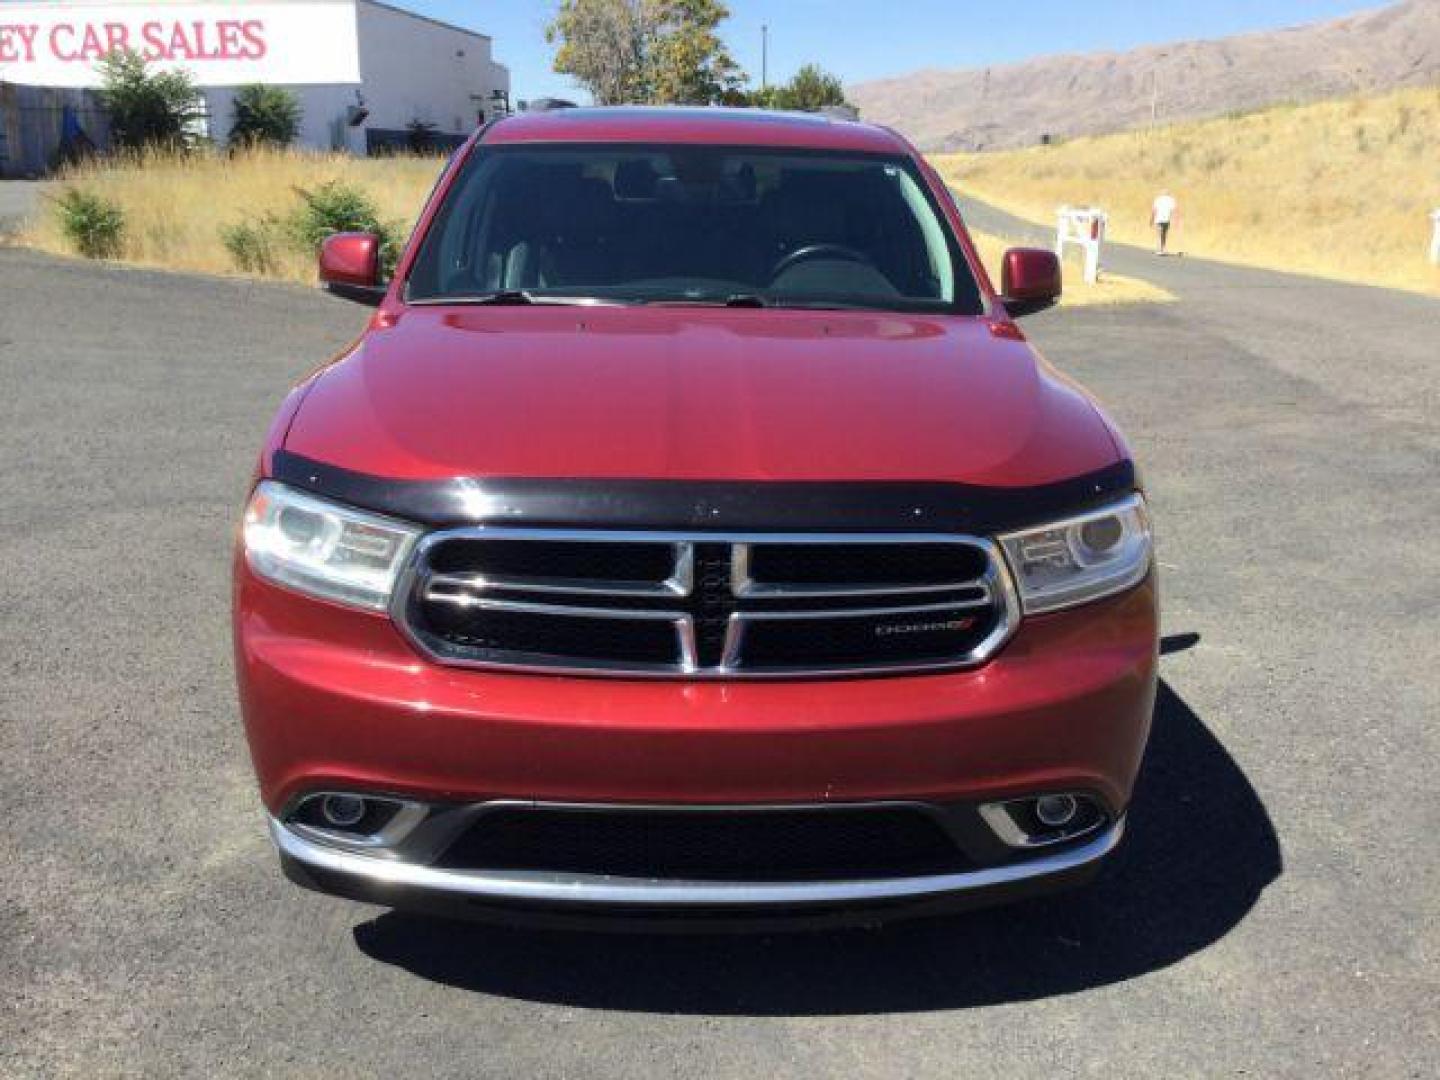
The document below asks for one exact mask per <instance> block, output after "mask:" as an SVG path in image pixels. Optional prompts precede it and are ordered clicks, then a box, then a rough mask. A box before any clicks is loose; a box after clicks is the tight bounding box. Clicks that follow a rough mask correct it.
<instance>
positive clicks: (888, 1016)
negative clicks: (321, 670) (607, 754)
mask: <svg viewBox="0 0 1440 1080" xmlns="http://www.w3.org/2000/svg"><path fill="white" fill-rule="evenodd" d="M1129 257H1130V256H1126V255H1125V253H1122V252H1116V256H1115V259H1116V266H1117V269H1119V268H1120V265H1119V263H1120V259H1121V258H1129ZM1125 268H1126V269H1129V267H1128V266H1126V267H1125ZM1149 268H1150V267H1149V266H1148V264H1147V269H1149ZM1154 269H1155V270H1156V271H1158V272H1159V273H1161V274H1163V278H1164V281H1165V284H1167V285H1168V286H1169V287H1170V288H1171V289H1172V290H1174V291H1175V292H1176V293H1177V294H1178V295H1179V296H1180V297H1181V301H1180V302H1179V303H1176V304H1171V305H1167V306H1157V307H1132V308H1117V309H1111V310H1104V309H1087V310H1083V311H1074V312H1068V311H1065V310H1060V311H1056V312H1051V313H1046V314H1043V315H1040V316H1036V317H1035V318H1034V319H1033V320H1031V321H1030V322H1029V323H1028V325H1029V326H1030V327H1031V333H1032V335H1033V337H1034V338H1035V340H1036V341H1037V342H1039V343H1040V344H1041V345H1042V346H1043V347H1044V348H1045V350H1046V351H1047V353H1048V354H1049V356H1050V357H1051V359H1052V360H1053V361H1054V362H1055V363H1056V364H1058V365H1059V366H1061V367H1062V368H1064V369H1065V370H1067V371H1070V372H1072V373H1074V374H1075V375H1076V376H1078V377H1080V378H1081V379H1082V380H1084V381H1085V382H1087V383H1088V384H1090V385H1091V386H1093V387H1094V388H1095V389H1097V390H1098V391H1099V392H1100V393H1101V394H1102V395H1103V396H1104V397H1105V398H1106V399H1107V401H1108V402H1109V403H1110V404H1111V405H1112V406H1113V409H1114V411H1115V413H1116V414H1117V415H1118V417H1119V418H1120V419H1121V421H1122V422H1123V423H1124V425H1125V426H1126V427H1127V429H1128V431H1129V433H1130V435H1131V437H1132V439H1133V441H1134V443H1135V445H1136V447H1137V449H1138V452H1139V454H1140V456H1141V458H1142V460H1143V462H1144V464H1145V468H1146V473H1147V476H1148V478H1149V483H1150V486H1151V489H1152V493H1153V502H1154V507H1155V511H1156V514H1157V518H1158V527H1159V534H1160V558H1161V561H1162V563H1163V565H1164V570H1165V609H1166V610H1165V619H1166V631H1167V634H1168V635H1170V646H1171V652H1170V655H1168V656H1167V657H1166V659H1165V661H1164V675H1165V680H1166V688H1165V691H1164V693H1163V695H1162V700H1161V703H1160V707H1159V715H1158V717H1157V726H1156V734H1155V739H1154V742H1153V745H1152V753H1151V758H1150V761H1149V764H1148V766H1147V773H1146V777H1145V780H1144V783H1143V785H1142V788H1141V791H1140V793H1139V796H1138V798H1137V805H1136V808H1135V814H1134V828H1133V832H1132V834H1131V836H1130V838H1129V840H1128V841H1127V844H1126V846H1125V848H1124V849H1122V853H1121V856H1120V858H1119V859H1118V861H1117V862H1116V863H1115V864H1114V865H1113V866H1112V867H1111V868H1110V870H1109V872H1108V873H1107V874H1106V876H1105V877H1104V878H1103V879H1102V880H1101V881H1100V882H1099V883H1097V885H1095V886H1094V887H1093V888H1091V889H1090V890H1088V891H1086V892H1084V893H1081V894H1078V895H1075V896H1073V897H1070V898H1064V899H1056V900H1050V901H1042V902H1037V903H1033V904H1030V905H1027V906H1022V907H1016V908H1012V909H1004V910H998V911H992V912H986V913H981V914H977V915H974V916H971V917H968V918H964V919H959V920H953V921H949V922H943V923H936V924H929V925H915V926H909V927H897V928H892V929H889V930H885V931H880V932H854V933H847V934H834V935H825V936H809V937H795V938H785V937H779V938H771V939H763V940H757V939H733V940H732V939H703V938H701V939H687V938H660V939H651V938H629V937H626V938H611V937H603V936H594V935H580V934H558V933H553V934H550V933H535V932H518V931H516V932H507V931H503V930H496V929H489V928H480V927H455V926H450V925H445V924H434V923H427V922H424V921H421V920H414V919H409V918H403V917H399V916H394V915H390V914H387V913H384V912H382V911H380V910H377V909H372V908H366V907H361V906H358V905H350V904H346V903H342V902H339V901H330V900H327V899H324V898H321V897H317V896H312V895H310V894H307V893H303V892H300V891H298V890H296V889H294V888H292V887H290V886H288V885H286V884H284V883H283V882H282V881H281V879H280V878H279V875H278V874H277V872H276V870H275V866H274V863H273V860H272V857H271V855H270V852H269V851H268V848H267V845H266V841H265V839H264V837H263V834H262V819H261V815H260V811H259V807H258V805H257V802H256V799H255V795H254V791H253V788H252V784H251V779H250V775H249V767H248V762H247V760H246V756H245V749H244V743H243V740H242V737H241V733H240V729H239V724H238V720H237V716H236V710H235V706H234V703H233V699H232V689H231V683H230V669H229V658H228V655H227V650H228V640H227V627H226V606H227V597H226V583H227V566H226V549H227V546H228V543H229V538H230V534H231V530H232V528H233V526H234V522H235V518H236V513H237V508H238V506H239V504H240V501H241V499H242V496H243V494H244V490H245V486H246V482H247V478H248V474H249V470H250V467H251V463H252V455H253V453H254V452H255V449H256V446H257V444H258V441H259V439H260V435H261V432H262V430H263V428H264V426H265V423H266V421H267V419H268V417H269V413H270V411H271V409H272V407H273V406H274V405H275V403H276V402H277V401H278V399H279V397H280V396H281V394H282V392H283V390H284V388H285V386H286V385H287V383H288V382H289V381H290V380H292V379H293V378H295V377H296V376H298V375H299V374H300V373H301V372H303V371H304V370H305V369H306V367H307V366H308V365H309V364H311V363H312V362H314V361H315V360H317V359H318V358H320V357H323V356H324V355H326V354H327V353H328V352H329V351H330V350H333V349H334V348H336V347H337V346H339V345H340V344H341V343H342V342H343V341H344V340H345V339H346V337H347V336H348V335H350V334H351V333H353V332H354V331H355V330H356V329H357V328H358V326H359V325H360V323H361V321H362V319H363V313H362V312H361V311H360V309H357V308H352V307H347V306H345V305H343V304H341V303H339V302H335V301H330V300H327V299H325V298H323V297H321V296H318V295H315V294H312V293H309V292H306V291H303V290H295V289H289V288H283V287H262V286H256V285H245V284H239V283H234V282H227V281H210V280H203V279H195V278H185V277H172V276H165V275H160V274H151V273H143V272H134V271H124V270H119V269H114V268H107V267H94V266H86V265H81V264H77V263H68V262H61V261H55V260H51V259H48V258H43V257H40V256H36V255H32V254H27V253H23V252H18V251H13V250H12V251H0V281H3V282H4V283H5V287H6V298H5V303H4V304H3V305H0V390H3V393H0V449H3V455H4V456H3V461H4V463H5V468H4V470H3V472H0V507H3V511H0V611H3V618H0V761H3V763H4V766H3V767H4V773H3V776H4V783H3V784H0V813H3V815H4V817H3V822H4V827H3V828H0V866H3V867H4V868H5V883H4V888H3V889H0V986H3V987H4V993H3V994H0V1074H3V1075H6V1076H9V1075H46V1076H48V1075H54V1074H64V1073H83V1074H86V1075H91V1074H94V1073H111V1072H116V1073H122V1072H123V1073H134V1074H144V1075H166V1074H182V1073H183V1074H210V1075H225V1074H267V1073H268V1074H289V1073H293V1072H305V1073H310V1074H323V1073H334V1074H341V1075H347V1076H364V1075H376V1076H379V1075H404V1076H409V1075H431V1074H434V1075H454V1076H497V1077H499V1076H504V1077H525V1078H530V1077H601V1076H624V1077H648V1076H657V1077H660V1076H697V1077H698V1076H706V1077H710V1076H717V1077H723V1076H743V1077H755V1076H763V1077H766V1078H767V1080H778V1078H783V1077H807V1078H809V1077H824V1076H837V1077H838V1076H843V1077H847V1078H852V1077H885V1078H889V1077H897V1076H904V1077H945V1078H953V1077H956V1076H991V1075H1007V1076H1041V1077H1051V1076H1055V1075H1057V1074H1089V1073H1101V1074H1105V1075H1122V1076H1125V1075H1128V1076H1140V1075H1166V1074H1168V1075H1178V1076H1193V1075H1234V1074H1239V1073H1247V1074H1249V1075H1260V1076H1287V1075H1288V1076H1305V1077H1311V1076H1317V1075H1339V1074H1351V1075H1375V1076H1384V1077H1405V1076H1414V1077H1419V1076H1422V1075H1426V1076H1428V1075H1433V1073H1432V1071H1431V1070H1432V1069H1433V1063H1434V1057H1433V1055H1434V1051H1435V1047H1436V1045H1437V1039H1440V1012H1437V1010H1436V1009H1435V1007H1434V1003H1435V1001H1436V999H1437V993H1440V956H1437V946H1440V941H1437V930H1436V928H1437V926H1440V901H1437V897H1440V874H1437V870H1440V854H1437V845H1436V843H1435V837H1436V835H1437V834H1440V805H1437V799H1436V796H1435V786H1434V783H1435V782H1434V777H1433V775H1432V773H1433V764H1432V763H1433V762H1434V760H1435V759H1436V757H1437V752H1440V746H1437V737H1436V723H1435V721H1436V717H1437V716H1440V645H1437V641H1440V544H1437V543H1436V542H1435V536H1436V530H1437V525H1440V484H1437V483H1436V482H1435V476H1436V472H1437V466H1440V409H1436V408H1435V395H1436V385H1437V379H1436V374H1435V361H1436V358H1437V357H1440V303H1434V302H1430V301H1425V300H1422V299H1418V298H1412V297H1407V296H1400V295H1396V294H1391V293H1384V292H1378V291H1373V290H1366V289H1358V288H1353V287H1345V286H1337V285H1328V284H1323V283H1317V282H1311V281H1303V280H1300V279H1288V278H1283V277H1278V276H1275V275H1269V274H1261V273H1256V272H1249V271H1234V270H1227V269H1223V268H1218V267H1215V266H1212V265H1208V264H1204V263H1200V262H1197V261H1191V260H1174V261H1172V262H1167V263H1165V264H1163V266H1161V265H1156V266H1155V267H1154ZM1426 1060H1430V1061H1431V1065H1430V1066H1426V1065H1424V1062H1425V1061H1426Z"/></svg>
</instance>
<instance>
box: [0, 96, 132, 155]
mask: <svg viewBox="0 0 1440 1080" xmlns="http://www.w3.org/2000/svg"><path fill="white" fill-rule="evenodd" d="M109 144H110V121H109V119H108V118H107V116H106V114H105V111H104V110H103V109H102V108H100V107H99V105H98V103H97V102H96V101H95V98H94V95H93V94H90V93H88V92H86V91H76V90H48V89H38V88H34V87H27V86H8V85H3V84H0V176H6V177H27V176H42V175H44V174H45V173H48V172H51V171H53V170H54V169H55V168H56V167H57V166H58V165H61V164H63V163H64V162H65V161H66V160H67V159H69V158H70V157H73V156H80V155H83V154H84V153H85V152H87V151H89V150H104V149H106V148H108V146H109Z"/></svg>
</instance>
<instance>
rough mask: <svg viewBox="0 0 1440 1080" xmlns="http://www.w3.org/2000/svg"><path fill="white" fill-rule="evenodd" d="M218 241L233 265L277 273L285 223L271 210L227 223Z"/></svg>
mask: <svg viewBox="0 0 1440 1080" xmlns="http://www.w3.org/2000/svg"><path fill="white" fill-rule="evenodd" d="M220 242H221V243H222V244H224V245H225V250H226V251H228V252H229V253H230V258H231V260H232V261H233V262H234V263H235V269H237V270H239V271H241V272H242V273H246V274H260V275H262V276H266V277H274V276H278V275H279V273H280V252H281V250H282V248H283V247H284V246H285V223H284V222H283V221H281V220H280V219H279V218H277V217H275V216H274V215H273V214H266V215H265V216H264V217H261V218H256V219H253V220H250V221H241V222H238V223H236V224H234V225H226V226H224V227H223V228H222V229H221V230H220Z"/></svg>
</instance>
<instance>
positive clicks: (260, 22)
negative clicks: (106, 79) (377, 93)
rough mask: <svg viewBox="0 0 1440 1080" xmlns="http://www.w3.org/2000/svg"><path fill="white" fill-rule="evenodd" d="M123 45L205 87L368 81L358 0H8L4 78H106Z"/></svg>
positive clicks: (3, 16)
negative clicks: (106, 65)
mask: <svg viewBox="0 0 1440 1080" xmlns="http://www.w3.org/2000/svg"><path fill="white" fill-rule="evenodd" d="M115 49H133V50H134V51H135V52H138V53H139V54H140V55H141V56H143V57H145V59H147V60H150V61H152V62H154V64H155V66H156V67H157V68H161V69H166V68H177V67H183V68H185V69H186V70H187V71H189V72H190V73H191V75H193V76H194V77H195V81H196V83H197V84H199V85H200V86H238V85H240V84H242V83H253V82H264V83H276V84H280V85H292V86H293V85H315V84H334V83H358V82H359V81H360V56H359V45H358V41H357V38H356V32H355V4H354V2H353V0H300V2H295V3H286V2H283V0H280V2H274V3H266V2H264V0H260V2H254V3H245V2H242V0H236V2H223V3H165V2H163V0H160V2H147V3H132V2H126V0H119V2H115V0H112V2H111V3H108V4H98V3H95V4H86V3H78V4H71V3H23V2H22V3H9V2H0V82H9V83H18V84H21V85H25V86H57V87H61V86H63V87H86V86H99V85H100V76H99V74H98V73H97V72H96V69H95V65H96V62H97V61H99V60H101V59H102V58H104V57H105V56H106V55H108V54H109V53H110V52H111V51H112V50H115Z"/></svg>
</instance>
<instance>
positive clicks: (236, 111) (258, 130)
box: [230, 83, 303, 146]
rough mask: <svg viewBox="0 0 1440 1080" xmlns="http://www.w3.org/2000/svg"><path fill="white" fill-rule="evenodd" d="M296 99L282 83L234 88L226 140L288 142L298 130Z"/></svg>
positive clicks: (243, 142) (293, 138)
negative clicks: (227, 138) (228, 138)
mask: <svg viewBox="0 0 1440 1080" xmlns="http://www.w3.org/2000/svg"><path fill="white" fill-rule="evenodd" d="M302 115H303V114H302V113H301V110H300V99H299V98H297V97H296V96H295V95H294V94H292V93H291V92H290V91H289V90H286V89H285V88H284V87H282V86H265V85H263V84H262V83H252V84H251V85H249V86H242V87H240V89H239V90H237V91H235V102H234V105H233V108H232V113H231V124H230V142H231V143H232V144H234V145H241V146H256V145H260V144H267V145H270V146H289V145H290V144H291V143H292V142H294V141H295V139H296V137H297V136H298V135H299V134H300V118H301V116H302Z"/></svg>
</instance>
